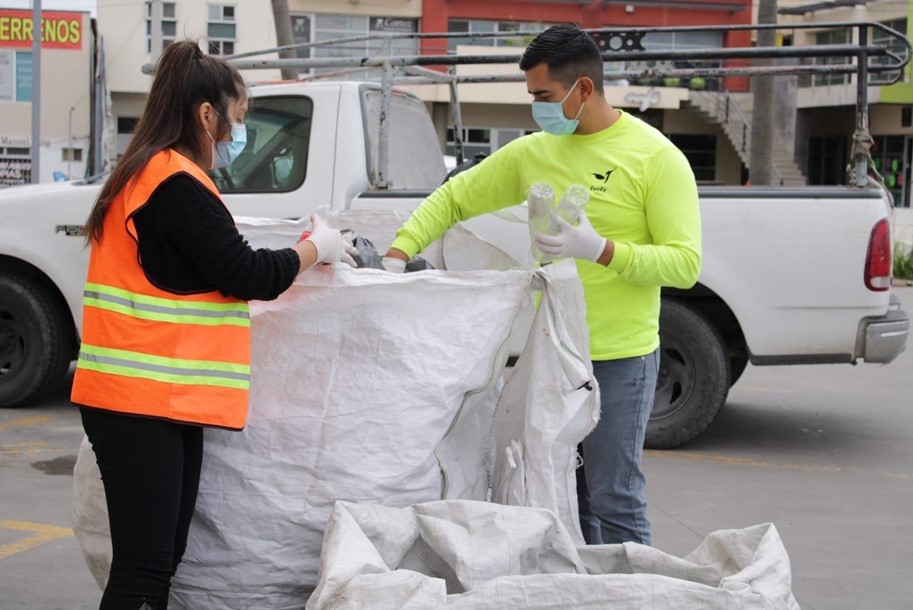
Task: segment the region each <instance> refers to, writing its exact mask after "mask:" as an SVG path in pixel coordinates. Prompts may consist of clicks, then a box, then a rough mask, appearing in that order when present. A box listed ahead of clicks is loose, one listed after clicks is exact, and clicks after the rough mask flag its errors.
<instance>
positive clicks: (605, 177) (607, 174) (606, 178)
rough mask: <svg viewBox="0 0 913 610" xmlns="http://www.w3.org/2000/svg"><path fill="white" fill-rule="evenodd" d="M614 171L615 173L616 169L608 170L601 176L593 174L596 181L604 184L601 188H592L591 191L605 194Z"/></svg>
mask: <svg viewBox="0 0 913 610" xmlns="http://www.w3.org/2000/svg"><path fill="white" fill-rule="evenodd" d="M614 171H615V170H614V169H607V170H606V171H605V172H603V173H601V174H598V173H596V172H593V177H594V178H595V179H596V180H599V181H600V182H601V183H602V185H601V186H591V187H590V190H591V191H597V192H599V193H604V192H605V190H606V189H605V184H606V183H607V182H608V181H609V177H610V176H611V175H612V172H614Z"/></svg>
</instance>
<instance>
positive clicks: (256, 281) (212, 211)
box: [133, 174, 300, 301]
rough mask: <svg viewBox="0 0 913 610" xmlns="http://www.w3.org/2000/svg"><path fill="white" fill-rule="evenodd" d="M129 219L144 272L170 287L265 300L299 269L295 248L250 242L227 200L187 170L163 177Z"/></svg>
mask: <svg viewBox="0 0 913 610" xmlns="http://www.w3.org/2000/svg"><path fill="white" fill-rule="evenodd" d="M133 221H134V224H135V226H136V233H137V238H138V240H139V256H140V265H141V266H142V268H143V272H144V273H145V274H146V277H147V278H148V279H149V281H150V282H151V283H152V284H153V285H155V286H156V287H158V288H160V289H162V290H167V291H168V292H172V293H175V294H196V293H200V292H209V291H213V290H218V291H219V292H221V293H222V294H223V295H225V296H230V297H235V298H237V299H242V300H245V301H251V300H260V301H269V300H272V299H275V298H276V297H277V296H279V295H280V294H281V293H282V292H284V291H285V290H286V289H287V288H288V287H289V286H291V285H292V282H293V281H294V280H295V276H296V275H298V269H299V267H300V259H299V257H298V253H297V252H295V250H293V249H292V248H285V249H282V250H269V249H259V250H254V249H253V248H251V246H250V245H249V244H248V243H247V241H245V239H244V238H243V237H242V236H241V234H240V233H239V232H238V230H237V228H235V225H234V221H233V220H232V217H231V215H230V214H229V212H228V210H226V209H225V206H223V205H222V203H221V202H220V201H219V200H218V199H217V198H216V197H215V196H214V195H213V194H212V193H211V192H209V190H207V189H206V187H204V186H203V185H202V184H200V183H199V182H197V181H196V180H195V179H193V178H192V177H190V176H189V175H188V174H176V175H174V176H172V177H171V178H169V179H168V180H166V181H165V182H163V183H162V184H161V185H160V186H159V188H158V189H156V191H155V192H154V193H153V194H152V197H150V198H149V201H148V202H147V203H146V204H145V205H144V206H143V207H142V208H140V209H139V210H138V211H137V212H136V213H135V214H134V215H133Z"/></svg>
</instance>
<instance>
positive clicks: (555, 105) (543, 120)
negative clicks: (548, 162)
mask: <svg viewBox="0 0 913 610" xmlns="http://www.w3.org/2000/svg"><path fill="white" fill-rule="evenodd" d="M579 82H580V79H579V78H578V79H577V80H576V81H574V86H573V87H571V90H570V91H568V92H567V95H565V96H564V99H563V100H561V101H560V102H533V119H534V120H535V121H536V124H537V125H538V126H539V127H540V128H541V129H542V131H547V132H548V133H550V134H552V135H556V136H566V135H569V134H572V133H574V132H575V131H576V130H577V125H579V124H580V121H579V120H577V119H578V117H579V116H580V113H581V112H583V105H584V104H586V102H583V104H580V110H578V111H577V116H575V117H574V118H573V119H569V118H567V117H566V116H564V102H565V101H567V98H569V97H570V96H571V92H572V91H573V90H574V88H575V87H576V86H577V84H578V83H579Z"/></svg>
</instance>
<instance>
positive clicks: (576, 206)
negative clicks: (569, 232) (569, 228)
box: [558, 184, 590, 225]
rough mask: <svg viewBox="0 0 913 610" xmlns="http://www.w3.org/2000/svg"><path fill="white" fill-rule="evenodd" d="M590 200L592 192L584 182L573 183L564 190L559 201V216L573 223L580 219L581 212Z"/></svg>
mask: <svg viewBox="0 0 913 610" xmlns="http://www.w3.org/2000/svg"><path fill="white" fill-rule="evenodd" d="M589 200H590V192H589V191H588V190H587V189H586V187H585V186H583V185H582V184H572V185H570V186H569V187H567V190H566V191H564V196H562V197H561V201H559V202H558V216H560V217H561V218H563V219H564V220H566V221H567V222H569V223H570V224H572V225H576V224H577V221H578V220H579V219H580V213H581V212H582V211H583V209H584V208H585V207H586V204H587V202H588V201H589Z"/></svg>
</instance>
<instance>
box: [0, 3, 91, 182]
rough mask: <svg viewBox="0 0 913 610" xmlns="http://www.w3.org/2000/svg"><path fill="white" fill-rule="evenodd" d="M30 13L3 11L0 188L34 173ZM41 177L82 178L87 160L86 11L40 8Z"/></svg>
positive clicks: (88, 27)
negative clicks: (32, 160) (32, 158)
mask: <svg viewBox="0 0 913 610" xmlns="http://www.w3.org/2000/svg"><path fill="white" fill-rule="evenodd" d="M35 30H36V28H35V27H34V25H33V22H32V11H30V10H14V9H0V186H12V185H17V184H27V183H29V182H30V181H31V178H32V166H31V165H32V164H31V154H32V146H33V144H34V143H33V142H32V133H31V124H32V91H33V86H32V85H33V81H32V34H33V32H35ZM41 33H42V36H41V39H42V43H41V142H40V143H38V145H39V146H40V158H39V159H40V172H41V175H40V177H39V178H40V181H41V182H50V181H52V180H58V179H59V180H62V179H67V178H80V177H82V176H83V175H84V174H85V169H86V162H87V161H88V158H89V143H90V124H91V123H90V121H91V119H90V117H91V102H92V95H91V94H92V66H93V58H94V45H95V42H94V35H93V33H92V27H91V19H90V17H89V14H88V13H83V12H68V11H43V12H42V19H41Z"/></svg>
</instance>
